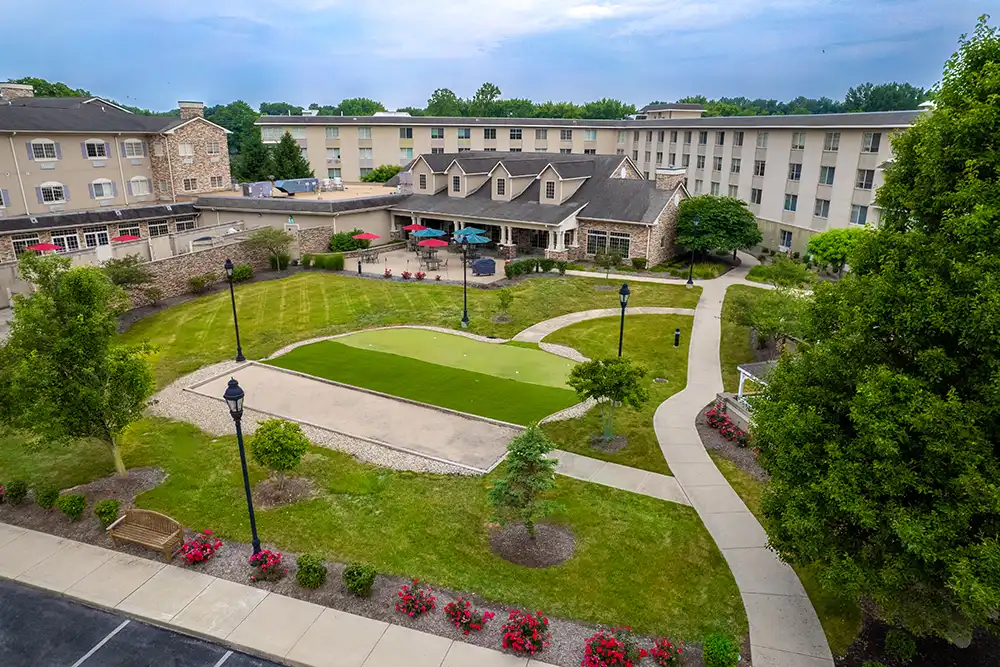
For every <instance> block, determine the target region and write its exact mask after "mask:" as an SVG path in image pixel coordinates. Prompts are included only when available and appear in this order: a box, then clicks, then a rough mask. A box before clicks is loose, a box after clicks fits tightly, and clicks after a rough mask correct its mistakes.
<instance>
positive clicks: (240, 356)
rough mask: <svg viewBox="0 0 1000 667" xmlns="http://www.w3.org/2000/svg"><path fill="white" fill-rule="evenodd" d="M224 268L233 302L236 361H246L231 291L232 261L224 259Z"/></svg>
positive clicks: (234, 296)
mask: <svg viewBox="0 0 1000 667" xmlns="http://www.w3.org/2000/svg"><path fill="white" fill-rule="evenodd" d="M224 266H225V268H226V278H228V279H229V300H230V301H232V302H233V326H234V327H235V328H236V361H246V360H247V358H246V357H244V356H243V348H242V347H240V323H239V321H238V320H237V319H236V293H235V292H234V291H233V260H231V259H229V258H228V257H227V258H226V263H225V264H224Z"/></svg>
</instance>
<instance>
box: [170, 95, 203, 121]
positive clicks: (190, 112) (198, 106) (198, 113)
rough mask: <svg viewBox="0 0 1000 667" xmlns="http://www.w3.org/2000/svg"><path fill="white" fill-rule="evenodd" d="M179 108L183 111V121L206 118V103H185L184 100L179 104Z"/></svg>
mask: <svg viewBox="0 0 1000 667" xmlns="http://www.w3.org/2000/svg"><path fill="white" fill-rule="evenodd" d="M177 106H178V107H180V110H181V120H188V119H191V118H204V117H205V103H204V102H184V101H183V100H182V101H180V102H178V103H177Z"/></svg>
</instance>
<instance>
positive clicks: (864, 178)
mask: <svg viewBox="0 0 1000 667" xmlns="http://www.w3.org/2000/svg"><path fill="white" fill-rule="evenodd" d="M874 180H875V170H874V169H858V180H857V182H856V183H855V184H854V187H856V188H858V189H860V190H871V189H872V182H873V181H874Z"/></svg>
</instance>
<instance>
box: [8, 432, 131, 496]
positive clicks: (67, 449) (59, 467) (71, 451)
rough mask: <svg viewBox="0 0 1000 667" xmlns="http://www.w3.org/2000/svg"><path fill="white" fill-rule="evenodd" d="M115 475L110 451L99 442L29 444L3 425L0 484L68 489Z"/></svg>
mask: <svg viewBox="0 0 1000 667" xmlns="http://www.w3.org/2000/svg"><path fill="white" fill-rule="evenodd" d="M114 471H115V466H114V463H113V462H112V460H111V454H110V451H109V450H108V447H107V445H105V444H103V443H101V442H100V441H99V440H77V441H75V442H72V443H63V442H53V441H51V440H48V439H40V440H38V441H37V442H29V441H28V440H26V438H25V436H24V435H23V434H21V433H18V432H16V431H13V430H9V429H6V427H4V426H3V425H0V484H6V483H8V482H10V481H11V480H15V479H23V480H24V481H26V482H28V484H29V485H30V486H34V485H36V484H51V485H52V486H56V487H59V488H60V489H66V488H69V487H71V486H76V485H77V484H86V483H87V482H89V481H90V480H92V479H95V478H98V477H104V476H105V475H109V474H111V473H112V472H114Z"/></svg>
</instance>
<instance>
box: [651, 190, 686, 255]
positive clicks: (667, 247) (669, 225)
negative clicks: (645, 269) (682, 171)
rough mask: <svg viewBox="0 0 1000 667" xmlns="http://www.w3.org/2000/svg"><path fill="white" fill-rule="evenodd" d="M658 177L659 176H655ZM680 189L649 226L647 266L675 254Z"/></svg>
mask: <svg viewBox="0 0 1000 667" xmlns="http://www.w3.org/2000/svg"><path fill="white" fill-rule="evenodd" d="M657 178H659V177H657ZM681 192H683V191H682V190H678V194H677V196H675V197H673V198H672V199H671V200H670V203H669V204H667V207H666V208H665V209H663V212H662V213H660V216H659V217H658V218H657V219H656V224H655V225H653V227H651V228H650V230H649V233H650V242H649V256H648V257H646V265H647V266H656V265H657V264H661V263H663V262H668V261H670V260H672V259H673V258H674V257H675V256H676V255H677V245H676V244H675V243H674V240H675V239H676V238H677V205H678V203H680V200H681V196H680V193H681Z"/></svg>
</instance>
